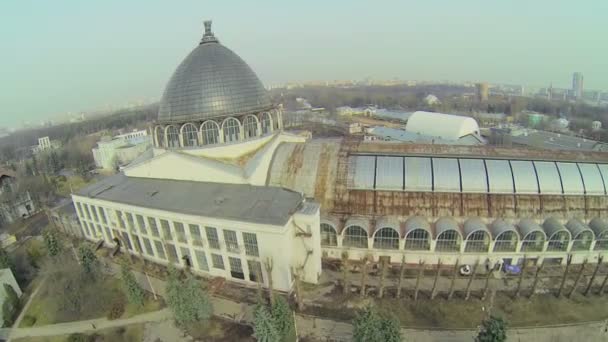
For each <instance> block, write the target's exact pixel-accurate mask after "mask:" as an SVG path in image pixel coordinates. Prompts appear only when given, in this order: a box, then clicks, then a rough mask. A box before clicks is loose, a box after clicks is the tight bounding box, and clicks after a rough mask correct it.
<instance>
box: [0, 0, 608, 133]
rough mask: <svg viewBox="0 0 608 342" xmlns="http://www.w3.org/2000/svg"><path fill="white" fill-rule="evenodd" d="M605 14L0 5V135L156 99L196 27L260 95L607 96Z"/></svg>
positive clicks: (338, 4)
mask: <svg viewBox="0 0 608 342" xmlns="http://www.w3.org/2000/svg"><path fill="white" fill-rule="evenodd" d="M607 15H608V1H605V0H581V1H573V0H567V1H562V0H534V1H530V0H526V1H523V0H522V1H520V0H509V1H491V0H443V1H439V0H426V1H420V0H408V1H405V0H401V1H381V0H379V1H353V0H350V1H346V0H345V1H336V0H324V1H318V0H307V1H297V2H296V1H263V0H260V1H250V0H249V1H228V0H221V1H220V0H216V1H209V0H207V1H203V0H195V1H194V0H193V1H185V0H178V1H160V0H128V1H124V0H122V1H119V0H103V1H82V0H73V1H68V0H53V1H33V0H2V1H0V82H1V83H0V105H1V107H0V108H1V109H0V126H6V125H10V126H13V125H19V124H20V123H22V122H24V121H37V120H39V119H41V118H45V117H50V116H56V115H58V114H61V113H66V112H79V111H82V110H94V109H99V108H104V107H108V106H112V105H122V104H126V103H129V102H132V101H135V100H138V99H148V100H151V99H158V98H160V96H161V94H162V92H163V89H164V86H165V83H166V82H167V80H168V78H169V77H170V75H171V73H172V72H173V70H174V69H175V67H176V66H177V65H178V64H179V63H180V62H181V60H182V59H183V58H184V57H185V56H186V55H187V54H188V52H189V51H190V50H191V49H193V48H194V47H196V45H197V44H198V41H199V40H200V38H201V36H202V31H203V20H205V19H212V20H213V30H214V32H215V34H216V36H217V37H218V38H219V39H220V41H221V42H222V43H223V44H225V45H226V46H228V47H229V48H231V49H232V50H234V51H235V52H236V53H238V54H239V55H240V56H241V57H242V58H243V59H245V61H247V62H248V63H249V64H250V65H251V66H252V67H253V69H254V70H255V71H256V72H257V74H258V76H259V77H260V78H261V79H262V81H263V82H264V83H265V84H266V85H269V84H273V83H278V82H284V81H293V80H318V79H323V80H332V79H362V78H365V77H372V78H376V79H382V78H393V77H399V78H402V79H418V80H473V81H475V80H487V81H490V82H502V83H515V84H526V85H532V86H544V85H548V84H549V83H550V82H553V85H554V86H556V87H570V82H571V74H572V72H573V71H581V72H583V73H584V75H585V88H588V89H593V88H600V89H606V90H608V68H607V67H606V65H608V45H607V44H608V43H607V42H608V39H607V38H608V22H607V21H606V18H608V17H607Z"/></svg>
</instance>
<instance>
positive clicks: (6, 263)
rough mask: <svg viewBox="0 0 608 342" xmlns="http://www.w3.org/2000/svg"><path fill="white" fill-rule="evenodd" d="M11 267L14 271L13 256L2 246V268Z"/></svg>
mask: <svg viewBox="0 0 608 342" xmlns="http://www.w3.org/2000/svg"><path fill="white" fill-rule="evenodd" d="M5 268H10V269H11V271H14V270H13V268H14V264H13V260H11V257H10V256H9V255H8V253H7V252H6V250H5V249H4V248H3V247H2V246H0V269H5Z"/></svg>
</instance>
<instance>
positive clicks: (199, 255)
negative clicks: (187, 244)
mask: <svg viewBox="0 0 608 342" xmlns="http://www.w3.org/2000/svg"><path fill="white" fill-rule="evenodd" d="M194 254H195V255H196V263H197V264H198V269H199V270H203V271H209V265H208V264H207V257H206V256H205V252H203V251H199V250H194Z"/></svg>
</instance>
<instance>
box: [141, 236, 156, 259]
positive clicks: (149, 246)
mask: <svg viewBox="0 0 608 342" xmlns="http://www.w3.org/2000/svg"><path fill="white" fill-rule="evenodd" d="M142 239H143V240H144V247H145V248H146V254H148V255H150V256H154V251H153V250H152V244H151V243H150V240H149V239H147V238H142Z"/></svg>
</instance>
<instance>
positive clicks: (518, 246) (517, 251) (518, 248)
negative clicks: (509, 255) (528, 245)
mask: <svg viewBox="0 0 608 342" xmlns="http://www.w3.org/2000/svg"><path fill="white" fill-rule="evenodd" d="M523 245H524V242H523V241H518V242H517V246H516V247H515V253H519V252H521V247H522V246H523Z"/></svg>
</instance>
